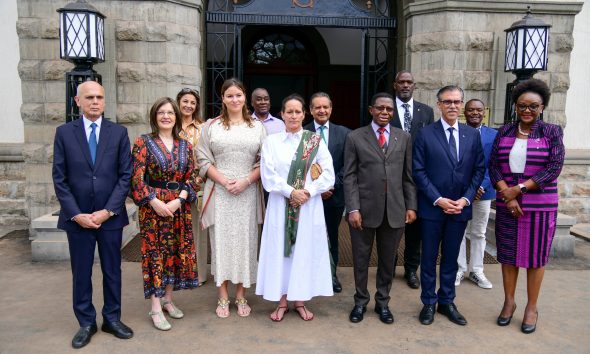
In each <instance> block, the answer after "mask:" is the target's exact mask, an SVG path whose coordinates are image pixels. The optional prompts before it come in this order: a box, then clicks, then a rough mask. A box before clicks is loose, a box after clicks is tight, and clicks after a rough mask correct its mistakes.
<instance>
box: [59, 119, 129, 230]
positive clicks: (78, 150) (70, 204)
mask: <svg viewBox="0 0 590 354" xmlns="http://www.w3.org/2000/svg"><path fill="white" fill-rule="evenodd" d="M99 134H100V135H99V137H98V146H97V151H96V163H95V164H94V165H93V164H92V159H91V157H90V149H89V148H88V140H86V132H85V131H84V122H83V121H82V119H77V120H75V121H73V122H70V123H67V124H64V125H61V126H59V127H58V128H57V130H56V132H55V141H54V146H53V185H54V187H55V195H56V196H57V199H58V200H59V204H60V206H61V209H60V211H59V219H58V222H57V227H58V228H60V229H62V230H65V231H69V232H79V231H81V230H82V228H81V227H80V226H79V225H78V224H77V223H76V222H75V221H72V220H71V219H72V217H74V216H76V215H77V214H79V213H92V212H94V211H98V210H102V209H107V210H111V211H113V212H115V213H116V214H117V215H115V216H113V217H111V218H109V219H108V220H107V221H105V222H104V223H103V224H102V226H101V227H102V228H104V229H105V230H116V229H120V228H123V227H124V226H125V225H127V224H128V223H129V220H128V217H127V211H126V210H125V199H126V198H127V194H128V193H129V186H130V183H131V148H130V145H129V137H128V136H127V128H125V127H123V126H121V125H118V124H115V123H112V122H110V121H108V120H106V119H105V118H104V117H103V119H102V124H101V127H100V133H99Z"/></svg>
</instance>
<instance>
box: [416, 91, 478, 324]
mask: <svg viewBox="0 0 590 354" xmlns="http://www.w3.org/2000/svg"><path fill="white" fill-rule="evenodd" d="M436 96H437V99H438V108H439V109H440V111H441V116H442V117H441V119H440V120H439V121H437V122H436V123H433V124H431V125H429V126H427V127H425V128H423V129H421V130H420V132H418V135H417V136H416V140H415V142H414V153H413V169H414V171H413V175H414V181H415V182H416V187H417V188H418V215H419V216H420V232H421V234H422V260H421V262H420V273H421V277H422V279H421V281H422V294H421V296H420V299H421V300H422V303H423V304H424V307H423V308H422V311H421V312H420V316H419V319H420V322H421V323H422V324H424V325H429V324H431V323H432V322H433V321H434V311H435V309H436V310H437V311H438V312H439V313H441V314H443V315H445V316H447V317H448V318H449V320H451V321H452V322H454V323H456V324H458V325H466V324H467V320H466V319H465V317H463V315H461V313H460V312H459V311H458V310H457V306H456V305H455V303H454V300H455V276H456V275H457V269H458V264H457V256H458V255H459V248H460V246H461V241H462V240H463V234H464V232H465V228H466V227H467V222H468V221H469V220H470V219H471V213H472V211H471V203H473V202H474V201H475V196H476V193H477V191H478V189H479V186H480V185H481V181H482V180H483V177H484V173H485V162H484V154H483V148H482V145H481V137H480V134H479V132H478V131H477V130H475V129H473V128H472V127H470V126H468V125H465V124H460V123H459V122H458V118H459V114H461V109H462V108H463V90H462V89H461V88H460V87H457V86H445V87H443V88H442V89H440V90H439V91H438V93H437V95H436ZM439 248H440V254H441V258H440V271H439V273H440V275H439V283H440V286H439V289H438V292H435V290H436V259H437V258H438V254H439ZM437 304H438V309H437V308H436V307H437Z"/></svg>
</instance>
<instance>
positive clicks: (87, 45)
mask: <svg viewBox="0 0 590 354" xmlns="http://www.w3.org/2000/svg"><path fill="white" fill-rule="evenodd" d="M57 12H59V39H60V57H61V58H62V59H64V60H67V61H69V62H72V63H74V65H76V66H75V67H74V69H73V70H72V71H69V72H67V73H66V122H69V121H72V120H74V119H77V118H79V115H80V112H79V109H78V106H77V105H76V102H75V101H74V97H75V96H76V90H77V88H78V85H79V84H81V83H82V82H84V81H89V80H93V81H97V82H98V83H102V77H101V76H100V75H99V74H98V73H97V72H96V71H94V69H93V68H92V66H93V65H94V64H96V63H100V62H103V61H104V19H105V16H104V15H103V14H101V13H100V12H99V11H98V10H97V9H96V8H95V7H94V6H92V5H90V4H88V3H87V2H86V0H77V1H76V2H74V3H70V4H68V5H66V6H64V7H63V8H61V9H58V10H57Z"/></svg>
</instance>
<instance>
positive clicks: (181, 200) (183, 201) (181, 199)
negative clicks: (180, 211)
mask: <svg viewBox="0 0 590 354" xmlns="http://www.w3.org/2000/svg"><path fill="white" fill-rule="evenodd" d="M178 200H180V204H184V203H185V202H186V199H185V198H183V197H178Z"/></svg>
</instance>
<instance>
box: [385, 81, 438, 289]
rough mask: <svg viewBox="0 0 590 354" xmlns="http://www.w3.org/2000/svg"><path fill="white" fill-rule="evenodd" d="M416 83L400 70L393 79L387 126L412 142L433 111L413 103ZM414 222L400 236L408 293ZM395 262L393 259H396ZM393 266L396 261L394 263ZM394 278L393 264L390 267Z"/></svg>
mask: <svg viewBox="0 0 590 354" xmlns="http://www.w3.org/2000/svg"><path fill="white" fill-rule="evenodd" d="M415 88H416V83H415V82H414V76H413V75H412V73H411V72H410V71H408V70H401V71H399V72H398V73H397V75H395V80H394V81H393V90H394V91H395V111H394V114H393V119H392V120H391V125H393V126H394V127H397V128H400V129H403V130H404V131H405V132H408V133H410V135H411V136H412V142H413V141H414V139H416V134H417V133H418V131H419V130H420V129H422V127H424V126H426V125H428V124H431V123H432V122H434V111H433V110H432V108H430V106H428V105H426V104H424V103H421V102H418V101H416V100H414V97H413V95H414V89H415ZM419 223H420V220H419V219H418V220H416V221H415V222H413V223H411V224H407V225H406V229H405V232H404V241H405V247H404V278H405V279H406V283H407V284H408V286H409V287H410V288H412V289H418V288H419V287H420V279H419V278H418V273H417V272H418V266H419V265H420V240H421V236H420V232H419V228H418V224H419ZM396 258H397V257H396ZM395 263H397V259H396V262H395ZM393 273H394V276H395V264H394V266H393Z"/></svg>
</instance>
